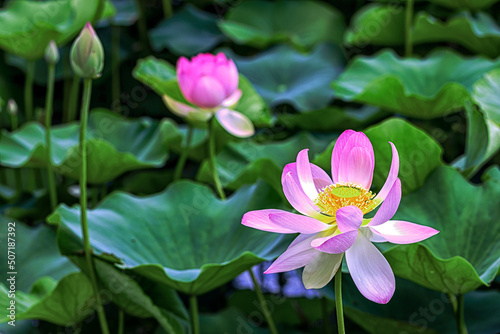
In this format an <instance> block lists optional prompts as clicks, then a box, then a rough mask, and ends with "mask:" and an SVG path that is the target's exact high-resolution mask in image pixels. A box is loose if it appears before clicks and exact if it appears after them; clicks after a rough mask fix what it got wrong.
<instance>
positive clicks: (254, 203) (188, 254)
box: [48, 181, 290, 295]
mask: <svg viewBox="0 0 500 334" xmlns="http://www.w3.org/2000/svg"><path fill="white" fill-rule="evenodd" d="M280 203H281V201H280V197H279V196H278V194H276V192H274V191H273V190H272V189H271V188H270V187H269V186H268V185H266V184H265V183H259V184H257V185H254V186H251V187H245V188H241V189H240V190H238V191H237V192H236V193H235V194H234V195H233V196H231V197H230V198H229V199H228V200H226V201H221V200H219V199H217V198H216V197H215V195H214V194H213V192H212V191H211V190H210V189H209V188H208V187H206V186H203V185H200V184H196V183H193V182H189V181H181V182H177V183H174V184H173V185H171V186H170V187H169V188H167V189H166V190H165V191H163V192H162V193H159V194H157V195H153V196H149V197H144V198H140V197H135V196H131V195H128V194H125V193H121V192H117V193H114V194H112V195H110V196H108V197H107V198H106V199H105V200H104V201H103V202H102V203H101V204H99V205H98V206H97V207H96V208H95V209H93V210H89V211H88V220H89V228H90V238H91V244H92V246H93V248H94V250H95V252H96V254H98V255H100V256H101V257H104V258H106V259H114V260H115V261H117V262H119V264H118V265H119V267H121V268H128V269H132V270H133V271H134V272H135V273H136V274H139V275H141V276H144V277H147V278H149V279H151V280H153V281H157V282H160V283H163V284H166V285H168V286H170V287H172V288H174V289H176V290H178V291H181V292H184V293H186V294H191V295H198V294H202V293H205V292H208V291H210V290H212V289H214V288H216V287H218V286H221V285H222V284H224V283H226V282H228V281H229V280H231V279H233V278H234V277H236V276H237V275H238V274H240V273H241V272H243V271H245V270H247V269H249V268H251V267H252V266H253V265H255V264H257V263H260V262H262V261H264V260H269V259H274V258H275V257H276V256H277V255H278V254H280V253H281V252H282V251H283V250H284V249H285V248H286V243H287V242H289V241H290V239H289V238H285V237H284V236H283V235H278V234H273V233H266V232H262V231H258V230H254V229H249V228H247V227H245V226H243V225H241V217H242V216H243V214H244V213H245V212H247V211H249V210H254V209H262V208H265V207H278V206H279V205H280ZM79 216H80V210H79V207H77V206H75V207H72V208H69V207H67V206H65V205H62V206H60V207H59V208H58V209H57V210H56V211H55V212H54V213H53V214H52V215H51V216H50V217H49V218H48V221H49V222H50V223H54V224H58V225H59V234H58V244H59V248H60V250H61V251H62V253H63V254H66V255H68V254H75V253H78V252H79V251H81V248H82V246H81V240H80V238H81V228H80V223H79V219H80V218H79ZM117 230H120V233H116V231H117Z"/></svg>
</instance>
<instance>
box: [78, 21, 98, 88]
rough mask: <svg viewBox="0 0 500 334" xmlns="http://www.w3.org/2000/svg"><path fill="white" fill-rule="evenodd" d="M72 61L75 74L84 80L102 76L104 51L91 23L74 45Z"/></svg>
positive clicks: (86, 26)
mask: <svg viewBox="0 0 500 334" xmlns="http://www.w3.org/2000/svg"><path fill="white" fill-rule="evenodd" d="M70 61H71V67H72V68H73V72H75V74H76V75H78V76H80V77H82V78H84V79H95V78H98V77H100V76H101V72H102V69H103V67H104V49H103V47H102V43H101V41H100V40H99V37H98V36H97V34H96V33H95V31H94V28H92V25H91V24H90V23H87V24H86V25H85V28H83V30H82V32H81V33H80V35H79V36H78V37H77V38H76V40H75V42H74V43H73V46H72V47H71V52H70Z"/></svg>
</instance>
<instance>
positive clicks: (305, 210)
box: [242, 130, 439, 304]
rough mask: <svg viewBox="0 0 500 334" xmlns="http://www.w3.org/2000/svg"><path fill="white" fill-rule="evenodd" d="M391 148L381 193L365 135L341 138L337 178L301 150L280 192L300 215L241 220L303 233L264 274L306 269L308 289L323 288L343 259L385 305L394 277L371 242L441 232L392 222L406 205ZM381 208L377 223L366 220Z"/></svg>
mask: <svg viewBox="0 0 500 334" xmlns="http://www.w3.org/2000/svg"><path fill="white" fill-rule="evenodd" d="M389 143H390V142H389ZM390 145H391V147H392V154H393V158H392V164H391V168H390V171H389V175H388V177H387V180H386V181H385V184H384V186H383V187H382V189H381V190H380V192H379V193H378V194H377V195H375V194H373V193H372V192H371V191H370V186H371V183H372V178H373V170H374V167H375V156H374V154H373V147H372V145H371V143H370V140H369V139H368V137H366V135H365V134H363V133H362V132H355V131H352V130H347V131H344V133H342V135H341V136H340V137H339V138H338V140H337V142H336V143H335V147H334V148H333V152H332V178H330V176H328V174H327V173H325V172H324V171H323V170H322V169H321V168H319V167H318V166H316V165H314V164H311V163H309V158H308V155H307V151H308V150H307V149H305V150H302V151H300V152H299V154H298V155H297V162H295V163H291V164H288V165H286V166H285V168H284V170H283V175H282V179H281V180H282V184H283V191H284V193H285V196H286V198H287V199H288V201H289V202H290V204H291V205H292V206H293V207H294V208H295V210H297V211H298V212H300V213H301V214H302V215H300V214H295V213H290V212H286V211H282V210H274V209H269V210H258V211H251V212H248V213H246V214H245V215H244V216H243V219H242V224H243V225H246V226H249V227H253V228H256V229H259V230H263V231H268V232H276V233H300V235H299V236H298V237H297V238H296V239H295V240H294V241H293V242H292V243H291V244H290V246H289V247H288V249H287V250H286V251H285V252H284V253H283V254H281V255H280V256H279V257H278V258H277V259H276V261H274V263H273V264H272V265H271V266H270V267H269V268H268V269H267V271H266V272H265V273H267V274H269V273H277V272H284V271H289V270H294V269H297V268H301V267H304V271H303V273H302V281H303V282H304V286H305V287H306V288H308V289H319V288H322V287H324V286H325V285H326V284H327V283H328V282H330V280H331V279H332V278H333V276H334V275H335V273H336V272H337V270H338V268H339V267H340V266H341V264H342V257H343V256H344V254H345V256H346V262H347V266H348V268H349V272H350V274H351V276H352V278H353V280H354V283H355V284H356V286H357V288H358V289H359V291H360V292H361V293H362V294H363V295H364V296H365V297H366V298H368V299H370V300H371V301H374V302H376V303H381V304H385V303H387V302H388V301H389V300H390V299H391V297H392V295H393V294H394V289H395V280H394V274H393V272H392V269H391V267H390V266H389V263H388V262H387V260H386V259H385V258H384V256H383V255H382V253H380V251H379V250H378V249H377V248H376V247H375V246H374V245H373V244H372V242H386V241H389V242H392V243H396V244H409V243H414V242H418V241H422V240H424V239H427V238H429V237H431V236H433V235H435V234H436V233H438V232H439V231H437V230H435V229H433V228H430V227H427V226H422V225H418V224H414V223H409V222H405V221H397V220H390V219H391V218H392V217H393V216H394V214H395V213H396V210H397V208H398V206H399V202H400V200H401V182H400V180H399V179H398V176H397V175H398V170H399V157H398V152H397V150H396V147H395V146H394V144H392V143H390ZM381 203H382V205H381V206H380V208H379V210H378V211H377V213H376V214H375V216H374V217H373V218H372V219H364V218H363V215H364V214H366V213H368V212H370V211H372V210H373V209H375V208H376V207H377V206H378V205H379V204H381Z"/></svg>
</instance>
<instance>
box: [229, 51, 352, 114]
mask: <svg viewBox="0 0 500 334" xmlns="http://www.w3.org/2000/svg"><path fill="white" fill-rule="evenodd" d="M226 53H227V54H228V55H229V56H230V57H231V58H233V59H234V61H235V62H236V66H237V67H238V69H239V71H240V72H241V73H243V74H244V75H245V76H246V77H247V78H248V79H249V80H250V82H251V83H252V84H253V85H254V86H255V88H256V89H257V92H258V93H259V94H260V95H261V96H262V97H263V98H264V100H265V101H266V102H267V103H268V104H270V105H271V106H275V105H278V104H280V103H290V104H291V105H293V106H294V107H295V108H296V109H297V110H299V111H303V110H314V109H321V108H324V107H326V106H327V105H328V103H329V102H330V101H331V100H332V98H333V92H332V91H331V90H329V88H328V85H329V83H330V82H331V81H332V80H334V79H335V78H336V77H337V76H338V75H339V74H340V72H341V71H342V69H343V67H344V64H345V58H344V55H343V53H342V51H341V49H340V48H339V47H336V46H332V45H326V44H323V45H319V46H317V47H316V48H315V49H314V50H313V51H312V52H311V53H309V54H302V53H298V52H296V51H294V50H293V49H291V48H290V47H287V46H278V47H275V48H273V49H271V50H269V51H266V52H263V53H261V54H260V55H258V56H255V57H252V58H242V57H238V56H236V55H234V54H232V52H230V51H226Z"/></svg>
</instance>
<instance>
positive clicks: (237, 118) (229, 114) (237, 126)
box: [215, 109, 255, 138]
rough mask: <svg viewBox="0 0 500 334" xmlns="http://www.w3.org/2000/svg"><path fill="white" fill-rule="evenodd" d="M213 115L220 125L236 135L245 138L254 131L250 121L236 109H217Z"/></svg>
mask: <svg viewBox="0 0 500 334" xmlns="http://www.w3.org/2000/svg"><path fill="white" fill-rule="evenodd" d="M215 116H216V117H217V120H218V121H219V123H220V124H221V125H222V127H224V129H226V130H227V132H229V133H230V134H232V135H234V136H236V137H240V138H246V137H250V136H252V135H253V134H254V133H255V129H254V127H253V124H252V121H251V120H250V119H249V118H248V117H246V116H245V115H243V114H241V113H239V112H237V111H234V110H231V109H219V110H218V111H217V112H216V113H215Z"/></svg>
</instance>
